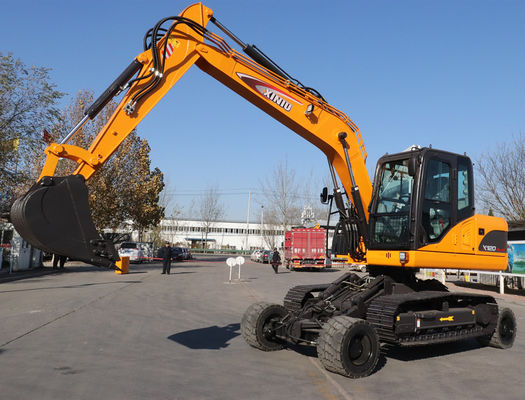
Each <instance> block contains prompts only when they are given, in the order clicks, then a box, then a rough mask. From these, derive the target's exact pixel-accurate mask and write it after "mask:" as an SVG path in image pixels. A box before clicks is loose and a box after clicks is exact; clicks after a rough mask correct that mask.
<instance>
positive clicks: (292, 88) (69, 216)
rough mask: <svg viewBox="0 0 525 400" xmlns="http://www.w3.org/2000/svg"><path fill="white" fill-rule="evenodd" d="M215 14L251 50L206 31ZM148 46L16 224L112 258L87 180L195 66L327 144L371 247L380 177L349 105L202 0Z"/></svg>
mask: <svg viewBox="0 0 525 400" xmlns="http://www.w3.org/2000/svg"><path fill="white" fill-rule="evenodd" d="M166 21H173V22H172V24H171V25H170V27H169V28H168V29H165V28H162V24H163V23H165V22H166ZM210 21H211V22H212V23H214V24H215V25H217V26H218V27H219V28H220V29H221V30H222V31H223V32H225V33H226V34H227V35H228V36H230V37H231V38H232V39H233V40H234V41H235V42H237V43H238V44H239V45H240V46H241V47H242V48H243V50H244V51H245V52H246V53H247V54H249V55H250V57H246V56H244V55H243V54H241V53H239V52H237V51H235V50H233V49H232V48H231V47H230V46H229V45H228V44H227V43H226V41H225V40H223V39H222V38H221V37H219V36H217V35H215V34H214V33H212V32H210V31H209V30H208V29H206V26H207V25H208V23H209V22H210ZM148 38H149V43H148V42H147V41H148ZM145 47H146V49H145V51H144V52H143V53H141V54H139V55H138V56H137V57H136V58H135V59H134V60H133V62H132V63H131V64H130V65H129V66H128V67H127V68H126V69H125V70H124V72H123V73H122V74H121V75H120V76H119V77H118V78H117V80H115V82H114V83H113V84H112V85H111V86H110V87H109V88H108V89H107V90H106V91H105V92H104V93H103V94H102V95H101V96H100V97H99V99H97V100H96V101H95V103H94V104H93V105H92V106H91V107H90V108H89V109H88V110H87V111H86V113H85V116H84V118H83V119H82V121H80V122H79V124H78V125H77V126H76V127H75V128H74V129H73V130H72V131H71V132H70V133H69V134H68V135H67V136H66V137H65V139H64V140H62V142H61V143H53V144H50V145H49V146H48V147H47V149H46V150H45V153H46V155H47V159H46V163H45V165H44V167H43V169H42V173H41V176H40V178H39V180H38V182H37V183H36V184H35V185H34V186H33V187H32V188H31V189H30V190H29V191H28V193H27V194H26V195H25V196H24V197H22V198H20V199H18V200H17V201H16V202H15V204H14V205H13V208H12V210H11V219H12V221H13V223H14V225H15V227H16V228H17V230H18V231H19V232H20V233H21V235H22V236H23V237H24V238H25V239H26V240H27V241H28V242H30V243H32V244H33V245H35V246H37V247H39V248H42V249H44V250H46V251H49V252H53V253H58V254H62V255H66V256H69V257H71V258H73V259H78V260H82V261H86V262H89V263H92V264H95V265H101V266H110V267H111V266H113V263H114V262H115V261H117V260H118V254H117V253H116V251H115V249H114V247H113V245H112V244H111V243H109V242H107V241H104V240H102V239H101V238H100V236H99V235H98V233H97V232H96V230H95V228H94V226H93V223H92V221H91V217H90V214H89V206H88V205H87V188H86V186H85V183H84V181H85V180H88V179H89V178H90V177H91V176H92V175H93V174H94V173H95V172H96V171H97V170H98V169H100V168H101V167H102V166H103V165H104V163H105V162H106V161H107V160H108V159H109V158H110V157H111V155H112V154H113V153H114V152H115V150H116V149H117V148H118V147H119V145H120V144H121V143H122V141H123V140H124V139H125V138H126V137H127V136H128V135H129V133H130V132H131V131H132V130H133V129H134V128H135V127H136V126H137V125H138V124H139V123H140V121H141V120H142V119H143V118H144V117H145V116H146V115H147V114H148V113H149V112H150V111H151V109H152V108H153V107H155V105H156V104H157V102H159V101H160V99H161V98H162V97H163V96H164V95H165V94H166V93H167V92H168V91H169V90H170V89H171V88H172V87H173V86H174V85H175V84H176V83H177V81H178V80H179V79H180V78H181V77H182V76H183V75H184V74H185V73H186V71H188V69H189V68H190V67H192V66H193V65H196V66H197V67H199V68H200V69H201V70H202V71H204V72H206V73H207V74H209V75H211V76H212V77H214V78H215V79H217V80H218V81H219V82H221V83H223V84H224V85H225V86H227V87H229V88H230V89H231V90H233V91H234V92H236V93H237V94H239V95H240V96H242V97H244V98H245V99H246V100H248V101H249V102H251V103H252V104H254V105H255V106H257V107H258V108H260V109H261V110H263V111H264V112H266V113H267V114H269V115H270V116H272V117H273V118H275V119H276V120H277V121H279V122H280V123H282V124H283V125H285V126H287V127H288V128H290V129H291V130H292V131H294V132H295V133H297V134H298V135H300V136H301V137H303V138H304V139H306V140H308V141H309V142H310V143H312V144H314V145H315V146H316V147H318V148H319V149H320V150H321V151H323V153H324V154H325V155H326V157H327V159H328V162H329V166H330V170H331V173H332V178H333V181H334V187H335V190H334V198H335V200H336V204H337V207H338V209H339V212H340V214H341V216H342V217H343V219H344V218H350V215H348V213H349V210H354V216H356V219H355V223H356V224H357V225H359V226H360V227H361V229H359V231H360V233H361V239H360V240H359V241H360V246H362V243H364V242H365V240H364V239H365V237H364V236H365V235H366V233H365V232H366V229H365V227H366V223H367V219H368V205H369V203H370V199H371V195H372V184H371V182H370V178H369V176H368V172H367V170H366V167H365V161H366V150H365V147H364V144H363V141H362V138H361V134H360V131H359V128H358V127H357V126H356V125H355V124H354V123H353V122H352V121H351V120H350V119H349V118H348V117H347V116H346V115H345V114H344V113H343V112H341V111H339V110H337V109H336V108H334V107H333V106H331V105H330V104H328V103H327V102H326V101H324V99H323V98H322V96H320V95H319V93H318V92H316V91H315V90H312V89H310V88H306V87H304V86H302V85H301V84H300V83H298V82H297V81H294V80H293V79H291V77H290V76H289V75H288V74H286V73H285V72H284V71H283V70H282V69H280V68H279V67H278V66H277V65H276V64H274V63H273V62H272V61H271V60H270V59H268V58H267V57H266V56H265V55H263V54H262V53H261V52H260V51H259V50H258V49H256V48H255V47H254V46H250V45H245V44H244V43H243V42H242V41H240V40H239V39H238V38H237V37H235V36H234V35H233V34H232V33H231V32H230V31H228V30H227V29H226V28H225V27H224V26H223V25H222V24H220V23H219V22H218V21H217V20H216V19H215V18H214V17H213V13H212V11H211V10H210V9H209V8H207V7H205V6H204V5H202V4H201V3H197V4H194V5H192V6H190V7H188V8H187V9H186V10H184V11H183V12H182V13H181V14H180V15H179V16H177V17H170V18H166V19H164V20H162V21H159V23H158V24H157V25H155V27H154V28H152V29H151V30H150V31H149V32H148V34H147V35H146V39H145ZM121 91H125V95H124V97H123V99H122V101H121V103H120V104H119V106H118V107H117V109H116V110H115V112H114V113H113V115H112V116H111V118H110V119H109V121H108V122H107V124H106V125H105V126H104V127H103V129H102V130H101V131H100V132H99V134H98V135H97V137H96V138H95V140H94V141H93V143H92V144H91V146H90V147H89V149H87V150H86V149H82V148H80V147H78V146H74V145H70V144H67V142H68V141H69V140H70V138H71V137H72V136H73V135H74V133H75V131H76V130H78V129H79V128H80V127H81V126H82V125H83V124H84V123H85V122H86V121H87V120H88V119H91V118H94V117H95V116H96V114H97V113H98V112H99V111H100V110H101V109H102V108H103V107H104V105H105V104H106V103H107V102H108V101H109V100H110V99H111V98H112V97H114V96H115V95H116V94H117V93H119V92H121ZM60 158H66V159H71V160H74V161H76V162H77V163H78V168H77V169H76V171H75V172H74V173H73V175H72V176H68V177H55V176H54V175H55V169H56V166H57V163H58V160H59V159H60ZM336 173H337V175H338V176H339V179H340V183H341V185H342V188H339V185H338V180H337V177H336ZM345 194H346V199H345V198H344V195H345ZM345 203H346V204H345ZM347 204H348V205H347Z"/></svg>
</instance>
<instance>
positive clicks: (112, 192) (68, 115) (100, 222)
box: [51, 91, 164, 233]
mask: <svg viewBox="0 0 525 400" xmlns="http://www.w3.org/2000/svg"><path fill="white" fill-rule="evenodd" d="M92 102H93V94H92V93H91V92H90V91H80V92H79V93H78V94H77V96H76V98H75V99H74V100H73V101H72V102H71V104H70V105H69V106H68V107H66V108H65V109H64V110H63V115H62V119H61V121H60V123H59V124H57V125H55V126H54V127H53V129H52V132H51V134H52V136H53V138H57V137H61V136H64V135H65V134H66V133H67V132H68V131H69V130H70V129H71V128H72V127H73V126H74V125H75V124H76V123H77V122H78V121H79V120H80V119H81V118H82V116H83V115H84V110H85V109H86V108H87V107H89V105H90V104H91V103H92ZM116 107H117V103H116V102H114V101H111V102H110V103H108V105H107V106H106V107H105V108H104V109H103V110H102V111H101V112H100V114H99V115H98V116H97V117H96V118H95V120H93V121H89V122H88V123H86V124H85V125H84V126H83V127H82V128H81V129H80V130H79V131H78V132H77V133H76V134H75V135H74V136H73V138H72V139H71V141H70V142H69V143H70V144H74V145H76V146H79V147H82V148H86V149H87V148H88V147H89V145H90V144H91V143H92V142H93V140H94V139H95V137H96V135H97V134H98V132H99V131H100V130H101V129H102V127H103V126H104V125H105V124H106V122H107V121H108V119H109V118H110V117H111V115H112V114H113V112H114V110H115V109H116ZM149 153H150V147H149V145H148V142H147V140H146V139H141V138H140V137H139V136H138V135H137V134H136V131H133V132H131V133H130V134H129V135H128V137H127V138H126V139H125V140H124V142H122V144H121V145H120V147H119V148H118V149H117V150H116V151H115V153H113V155H112V156H111V157H110V158H109V160H108V161H107V162H106V163H105V164H104V166H102V168H101V169H100V170H98V171H97V172H96V173H95V174H93V176H92V177H91V178H90V179H89V181H88V188H89V203H90V207H91V215H92V218H93V222H94V224H95V226H96V227H97V229H99V230H102V229H110V230H112V231H115V230H117V228H119V227H120V226H122V224H123V223H124V222H125V221H126V220H131V222H132V224H133V227H134V228H135V229H138V230H139V233H142V232H143V231H144V230H145V229H147V228H150V227H152V226H155V225H157V224H158V223H159V222H160V220H161V219H162V218H163V217H164V207H162V206H161V205H159V194H160V192H161V191H162V189H163V187H164V181H163V174H162V172H161V171H160V170H159V169H158V168H155V169H154V170H153V171H151V170H150V164H151V162H150V159H149ZM76 167H77V164H76V163H74V162H72V161H70V160H60V162H59V165H58V167H57V171H56V173H55V175H62V176H64V175H69V174H71V173H72V172H73V171H74V170H75V168H76Z"/></svg>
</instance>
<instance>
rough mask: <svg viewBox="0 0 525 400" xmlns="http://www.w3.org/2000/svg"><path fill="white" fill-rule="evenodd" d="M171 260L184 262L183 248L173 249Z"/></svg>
mask: <svg viewBox="0 0 525 400" xmlns="http://www.w3.org/2000/svg"><path fill="white" fill-rule="evenodd" d="M171 258H172V260H173V261H182V260H184V250H183V248H182V247H172V248H171Z"/></svg>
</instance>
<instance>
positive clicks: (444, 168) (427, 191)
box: [417, 150, 474, 247]
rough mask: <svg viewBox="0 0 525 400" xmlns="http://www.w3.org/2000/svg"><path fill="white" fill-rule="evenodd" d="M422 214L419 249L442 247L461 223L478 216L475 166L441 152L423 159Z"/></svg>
mask: <svg viewBox="0 0 525 400" xmlns="http://www.w3.org/2000/svg"><path fill="white" fill-rule="evenodd" d="M422 167H423V178H422V179H421V188H420V189H421V190H420V191H419V193H420V198H419V202H418V203H419V210H418V213H417V215H418V221H420V223H419V225H418V229H417V230H418V234H417V238H418V242H419V243H418V247H422V246H426V245H428V244H433V243H439V242H440V241H441V240H442V239H443V238H444V236H445V235H446V234H447V233H448V232H449V231H450V230H451V229H452V227H454V226H455V225H456V224H457V223H458V222H460V221H462V220H464V219H467V218H469V217H471V216H472V215H474V203H473V190H472V187H473V185H472V163H471V161H470V159H469V158H468V157H464V156H459V155H456V154H452V153H447V152H440V151H437V150H434V151H428V152H426V153H425V155H424V157H423V166H422Z"/></svg>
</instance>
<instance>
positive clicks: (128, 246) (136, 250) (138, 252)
mask: <svg viewBox="0 0 525 400" xmlns="http://www.w3.org/2000/svg"><path fill="white" fill-rule="evenodd" d="M118 255H119V256H120V257H129V262H130V263H140V262H142V261H144V250H143V249H142V247H141V245H140V243H137V242H124V243H121V245H120V248H119V250H118Z"/></svg>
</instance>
